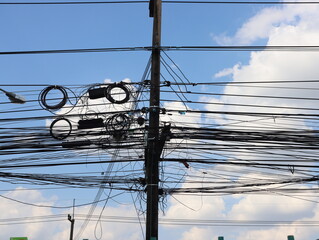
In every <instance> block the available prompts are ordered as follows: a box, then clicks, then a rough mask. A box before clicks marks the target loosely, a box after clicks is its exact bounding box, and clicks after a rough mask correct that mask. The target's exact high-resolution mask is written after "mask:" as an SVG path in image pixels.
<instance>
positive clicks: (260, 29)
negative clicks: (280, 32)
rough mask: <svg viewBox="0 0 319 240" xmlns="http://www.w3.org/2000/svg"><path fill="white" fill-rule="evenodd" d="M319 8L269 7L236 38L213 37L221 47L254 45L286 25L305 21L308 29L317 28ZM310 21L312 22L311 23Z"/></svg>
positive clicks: (254, 17)
mask: <svg viewBox="0 0 319 240" xmlns="http://www.w3.org/2000/svg"><path fill="white" fill-rule="evenodd" d="M317 12H318V6H316V5H311V6H305V5H304V6H302V5H297V6H293V5H290V6H284V7H268V8H264V9H263V10H261V11H259V12H258V13H257V14H256V15H254V16H253V17H251V18H250V19H249V20H248V21H246V22H245V23H244V24H243V25H242V26H241V27H240V28H239V29H238V30H237V32H236V33H235V35H234V36H226V35H220V36H216V35H212V36H213V39H214V40H215V41H216V42H217V43H219V44H221V45H224V44H225V45H228V44H230V45H241V44H244V45H245V44H252V43H253V42H255V41H257V40H259V39H268V37H269V36H270V35H271V34H273V33H274V31H276V29H277V28H281V27H284V26H286V25H297V24H301V25H304V24H305V23H303V20H305V21H308V22H307V25H308V27H315V26H316V25H315V24H314V23H313V21H314V20H315V21H318V20H317V16H316V13H317ZM309 19H310V20H311V21H309Z"/></svg>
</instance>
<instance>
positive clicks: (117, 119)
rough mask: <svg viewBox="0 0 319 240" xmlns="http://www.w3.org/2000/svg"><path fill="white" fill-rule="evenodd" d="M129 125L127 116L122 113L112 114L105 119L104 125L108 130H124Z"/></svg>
mask: <svg viewBox="0 0 319 240" xmlns="http://www.w3.org/2000/svg"><path fill="white" fill-rule="evenodd" d="M130 126H131V121H130V118H129V116H127V115H126V114H124V113H118V114H114V115H112V116H111V117H109V118H108V119H107V120H106V123H105V127H106V130H107V131H109V132H125V131H127V130H128V129H129V128H130Z"/></svg>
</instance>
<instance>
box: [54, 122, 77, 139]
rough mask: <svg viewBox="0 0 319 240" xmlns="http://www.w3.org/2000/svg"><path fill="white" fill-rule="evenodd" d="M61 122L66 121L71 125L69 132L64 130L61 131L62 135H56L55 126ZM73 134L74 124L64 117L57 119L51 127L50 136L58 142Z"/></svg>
mask: <svg viewBox="0 0 319 240" xmlns="http://www.w3.org/2000/svg"><path fill="white" fill-rule="evenodd" d="M60 121H65V122H66V123H67V124H68V125H69V129H68V131H63V130H62V131H60V134H56V133H54V125H55V124H56V123H57V122H60ZM71 132H72V124H71V122H70V120H68V119H66V118H64V117H59V118H56V119H55V120H54V121H53V122H52V123H51V125H50V135H51V137H53V138H54V139H57V140H63V139H66V138H67V137H68V136H70V134H71Z"/></svg>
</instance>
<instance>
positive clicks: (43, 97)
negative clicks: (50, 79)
mask: <svg viewBox="0 0 319 240" xmlns="http://www.w3.org/2000/svg"><path fill="white" fill-rule="evenodd" d="M53 89H56V90H58V91H60V92H61V93H62V95H63V98H62V99H61V101H60V102H59V103H57V104H52V105H51V104H49V103H48V99H47V95H48V93H49V92H50V91H52V90H53ZM67 100H68V93H67V91H66V90H65V88H64V87H62V86H58V85H52V86H48V87H47V88H45V89H43V90H42V92H41V93H40V95H39V101H40V103H41V104H42V106H43V107H44V108H45V109H47V110H57V109H60V108H62V107H63V106H64V105H65V104H66V102H67Z"/></svg>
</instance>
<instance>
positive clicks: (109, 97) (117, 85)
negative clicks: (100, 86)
mask: <svg viewBox="0 0 319 240" xmlns="http://www.w3.org/2000/svg"><path fill="white" fill-rule="evenodd" d="M116 88H118V89H119V90H122V91H123V94H125V97H124V98H122V99H119V100H117V99H115V98H114V97H113V96H112V95H113V93H112V90H114V89H116ZM115 94H117V93H115ZM115 94H114V95H115ZM119 95H122V93H119ZM105 97H106V98H107V100H109V101H110V102H111V103H115V104H123V103H126V102H127V101H128V100H129V99H130V91H129V90H128V88H127V87H125V85H124V84H123V83H113V84H110V85H109V86H108V87H107V88H106V89H105Z"/></svg>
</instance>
